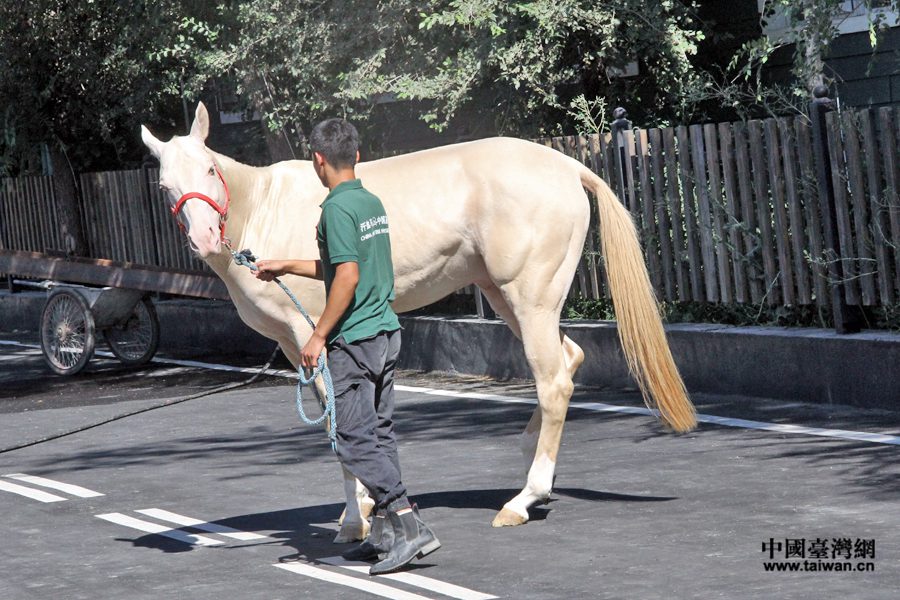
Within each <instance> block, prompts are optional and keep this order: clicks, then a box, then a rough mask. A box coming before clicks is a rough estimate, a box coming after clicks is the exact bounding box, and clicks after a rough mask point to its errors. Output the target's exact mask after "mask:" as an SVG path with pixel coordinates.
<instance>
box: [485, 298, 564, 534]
mask: <svg viewBox="0 0 900 600" xmlns="http://www.w3.org/2000/svg"><path fill="white" fill-rule="evenodd" d="M519 324H520V326H521V328H522V342H523V344H524V347H525V355H526V357H527V358H528V364H529V366H530V367H531V370H532V373H533V374H534V378H535V383H536V384H537V393H538V408H537V409H536V410H535V414H534V415H532V418H531V421H530V422H529V424H528V427H527V428H526V430H525V435H524V436H523V438H525V439H527V440H529V441H528V442H527V445H526V444H525V443H523V453H525V454H526V456H527V455H528V454H530V455H531V456H532V459H531V464H530V467H529V469H528V477H527V481H526V484H525V488H524V489H523V490H522V491H521V492H520V493H519V494H518V495H517V496H516V497H515V498H513V499H512V500H510V501H509V502H507V503H506V504H505V505H504V507H503V509H502V510H501V511H500V512H499V513H498V514H497V516H496V517H495V518H494V522H493V526H494V527H505V526H511V525H521V524H523V523H525V522H527V521H528V508H529V507H530V506H531V505H533V504H535V503H537V502H546V501H547V500H549V498H550V491H551V489H552V487H553V475H554V472H555V470H556V458H557V454H558V452H559V445H560V441H561V439H562V430H563V425H564V423H565V418H566V411H567V410H568V407H569V399H570V398H571V397H572V391H573V390H574V386H573V384H572V377H571V375H570V368H569V367H570V364H569V363H568V362H567V357H566V354H567V350H566V349H565V348H564V343H561V338H560V334H559V320H558V319H557V318H556V316H555V314H551V313H546V312H544V313H537V314H533V315H529V316H525V317H522V318H520V319H519ZM573 344H574V342H573ZM576 356H577V353H576V354H573V357H576ZM571 366H575V365H574V363H572V364H571ZM576 368H577V366H576ZM535 433H537V436H536V438H535V436H534V434H535ZM531 440H534V441H533V442H532V441H531ZM532 446H533V449H532Z"/></svg>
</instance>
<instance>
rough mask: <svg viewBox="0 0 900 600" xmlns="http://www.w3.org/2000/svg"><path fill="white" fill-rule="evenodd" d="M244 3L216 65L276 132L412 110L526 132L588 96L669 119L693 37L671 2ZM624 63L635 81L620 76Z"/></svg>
mask: <svg viewBox="0 0 900 600" xmlns="http://www.w3.org/2000/svg"><path fill="white" fill-rule="evenodd" d="M357 6H358V3H354V2H342V1H335V2H327V3H323V2H297V3H291V4H290V5H288V4H287V3H282V2H281V1H280V0H253V1H251V2H248V3H246V4H244V5H242V6H241V8H240V9H239V15H238V17H237V19H238V22H239V23H240V27H241V34H240V36H239V39H237V40H235V41H234V43H233V45H232V47H231V49H230V50H229V52H227V53H226V56H227V61H226V62H227V64H223V67H225V68H228V69H229V70H231V72H233V73H234V74H235V76H236V78H237V80H238V81H239V82H240V86H241V91H242V92H244V93H245V94H246V95H247V96H248V97H251V98H252V99H253V102H254V105H255V106H257V107H262V108H263V109H264V111H265V113H266V115H267V118H269V119H270V121H271V123H272V125H273V126H275V127H280V126H285V125H287V126H290V127H295V128H296V127H297V126H298V125H299V124H303V123H308V122H310V121H314V120H316V119H317V118H319V117H320V116H322V115H324V114H335V113H337V114H344V115H351V114H352V115H356V116H357V117H361V116H365V115H366V114H367V113H368V111H370V110H371V109H372V107H373V106H374V105H375V103H376V102H378V101H379V100H380V99H384V98H397V99H401V100H407V101H412V102H417V103H418V104H416V106H418V107H421V109H420V111H419V112H420V115H421V118H422V119H424V120H425V121H426V122H428V123H430V124H431V125H432V126H433V127H435V128H437V129H440V128H442V127H445V126H446V125H447V124H448V123H449V122H450V121H451V120H452V119H453V117H454V116H455V115H456V114H457V113H458V111H459V110H460V108H461V107H462V106H464V105H466V104H469V105H470V106H473V105H474V106H477V107H479V108H480V112H481V113H482V114H484V115H489V116H490V118H492V119H493V120H494V124H495V127H494V128H495V129H496V130H497V131H499V132H511V133H516V134H519V135H535V134H539V133H546V132H549V131H555V130H558V129H559V128H560V127H564V126H567V125H566V124H572V123H573V122H574V120H573V118H572V114H571V113H573V112H575V113H576V114H577V113H578V112H579V111H578V107H582V111H583V109H584V107H585V106H590V103H591V102H594V103H595V104H594V106H597V104H596V101H597V99H598V98H608V99H610V100H621V99H622V98H625V97H627V98H628V99H629V103H630V104H631V105H633V106H644V107H646V110H647V112H648V113H651V114H659V115H666V116H670V117H671V116H674V115H675V114H677V113H678V112H679V110H681V107H680V105H679V92H680V90H681V89H682V88H683V87H684V86H685V85H687V84H689V83H690V82H691V81H692V80H693V79H694V78H695V73H694V72H693V68H692V66H691V64H690V60H689V57H690V56H691V54H692V53H693V52H695V50H696V43H697V41H698V40H699V39H701V38H702V35H703V34H702V32H701V31H700V30H699V24H698V23H696V20H695V19H694V18H693V17H692V11H691V6H692V5H691V4H690V3H687V4H684V3H681V2H677V1H675V0H661V1H660V2H653V3H646V2H641V1H638V0H606V1H602V2H597V1H596V0H593V1H591V0H532V1H519V2H501V1H499V0H482V1H475V0H426V1H421V2H411V1H409V0H379V1H377V2H371V3H368V4H367V5H366V10H364V11H362V10H359V9H358V8H356V7H357ZM629 63H638V65H639V74H638V75H637V76H636V77H634V78H623V77H620V76H618V75H617V73H621V72H622V71H623V70H624V69H625V68H626V67H627V66H628V65H629Z"/></svg>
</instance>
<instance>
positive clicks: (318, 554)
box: [116, 488, 677, 568]
mask: <svg viewBox="0 0 900 600" xmlns="http://www.w3.org/2000/svg"><path fill="white" fill-rule="evenodd" d="M518 491H519V490H518V489H513V488H491V489H474V490H462V491H441V492H428V493H424V494H418V495H416V496H415V497H413V498H411V500H412V501H413V502H415V503H416V504H417V505H418V506H419V508H420V509H421V510H423V511H428V510H431V509H435V508H450V509H456V510H460V509H461V510H499V508H500V507H502V506H503V504H504V503H505V502H506V501H507V500H509V499H510V498H511V497H513V496H514V495H515V494H517V493H518ZM554 492H555V493H557V494H559V495H562V496H566V497H569V498H574V499H577V500H584V501H588V502H667V501H670V500H676V499H677V498H674V497H669V496H636V495H631V494H617V493H612V492H604V491H599V490H590V489H583V488H559V489H557V490H555V491H554ZM554 501H555V500H554V499H551V501H550V502H551V503H552V502H554ZM343 509H344V505H343V504H341V503H331V504H320V505H315V506H306V507H300V508H291V509H285V510H278V511H269V512H262V513H250V514H242V515H236V516H232V517H227V518H224V519H219V520H217V521H214V522H213V523H215V524H216V525H223V526H225V527H230V528H232V529H236V530H238V531H245V532H251V533H257V534H260V535H265V536H266V537H267V539H265V540H259V541H252V542H238V541H233V542H228V543H225V544H223V545H222V546H208V547H204V548H203V549H204V551H206V550H234V549H240V548H245V547H247V546H261V545H281V546H285V547H289V548H291V552H290V554H287V555H285V556H283V557H281V559H280V560H281V561H282V562H290V561H296V560H305V561H316V560H321V559H323V558H328V557H333V556H335V555H339V554H340V553H341V552H343V551H344V550H346V549H347V548H349V547H351V545H349V544H334V543H333V541H332V540H333V539H334V536H335V535H336V533H337V522H338V519H339V518H340V515H341V512H342V511H343ZM550 512H551V509H549V508H547V507H546V506H533V507H531V508H530V509H529V511H528V515H529V521H543V520H545V519H546V518H547V515H549V514H550ZM426 517H427V515H426ZM178 529H179V530H181V531H186V532H188V533H196V534H200V535H204V536H207V537H209V536H210V535H211V534H210V533H209V532H207V531H204V530H202V529H197V528H194V527H179V528H178ZM213 537H215V536H213ZM218 539H222V540H224V539H225V538H218ZM116 540H117V541H121V542H130V543H131V544H132V545H133V546H134V547H137V548H149V549H153V550H158V551H161V552H166V553H178V552H190V551H192V550H194V549H198V548H200V546H195V545H192V544H189V543H187V542H183V541H179V540H175V539H172V538H168V537H165V536H162V535H157V534H148V535H143V536H140V537H137V538H116ZM427 566H428V565H427V563H425V564H421V565H418V567H419V568H427Z"/></svg>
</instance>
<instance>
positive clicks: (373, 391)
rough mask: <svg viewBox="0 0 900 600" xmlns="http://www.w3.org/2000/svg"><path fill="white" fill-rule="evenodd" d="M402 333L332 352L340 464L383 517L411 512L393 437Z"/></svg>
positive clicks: (338, 345)
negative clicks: (368, 496) (388, 512)
mask: <svg viewBox="0 0 900 600" xmlns="http://www.w3.org/2000/svg"><path fill="white" fill-rule="evenodd" d="M399 354H400V330H397V331H391V332H382V333H379V334H378V335H376V336H374V337H371V338H366V339H364V340H358V341H356V342H353V343H350V344H348V343H347V342H345V341H344V339H343V338H338V339H337V340H336V341H335V342H333V343H332V344H331V345H329V347H328V368H329V370H330V371H331V378H332V381H333V382H334V396H335V413H336V416H335V420H336V421H337V444H336V445H335V450H336V452H337V455H338V459H339V460H340V461H341V464H342V465H343V466H344V467H345V468H346V469H347V470H348V471H350V472H351V473H353V475H354V476H355V477H356V478H357V479H359V480H360V482H362V484H363V485H364V486H366V489H368V490H369V493H370V494H371V495H372V498H373V499H374V500H375V507H376V509H378V510H379V511H383V510H391V511H397V510H400V509H402V508H406V507H408V506H409V500H407V498H406V488H405V487H404V486H403V482H402V481H401V480H400V459H399V457H398V455H397V442H396V438H395V436H394V420H393V419H394V366H395V365H396V364H397V356H398V355H399Z"/></svg>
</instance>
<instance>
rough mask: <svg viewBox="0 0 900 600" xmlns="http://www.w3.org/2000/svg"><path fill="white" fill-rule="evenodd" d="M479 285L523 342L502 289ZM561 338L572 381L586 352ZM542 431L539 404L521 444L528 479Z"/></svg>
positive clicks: (517, 322)
mask: <svg viewBox="0 0 900 600" xmlns="http://www.w3.org/2000/svg"><path fill="white" fill-rule="evenodd" d="M477 285H478V287H479V288H480V289H481V292H482V294H484V297H485V298H487V301H488V303H489V304H490V305H491V308H493V309H494V312H495V313H497V315H499V316H500V318H502V319H503V320H504V321H505V322H506V324H507V326H509V328H510V330H512V332H513V334H514V335H515V336H516V337H517V338H519V339H520V340H521V339H522V329H521V327H520V325H519V320H518V319H517V318H516V316H515V313H513V310H512V307H510V305H509V303H508V302H507V301H506V298H504V297H503V294H502V293H501V291H500V288H498V287H497V286H496V285H495V284H494V282H493V281H490V280H489V279H488V280H484V281H478V282H477ZM559 337H560V342H561V344H562V349H563V358H564V359H565V365H566V371H567V372H568V374H569V379H572V378H574V377H575V372H576V371H577V370H578V367H580V366H581V363H583V362H584V352H583V351H582V349H581V347H580V346H579V345H578V344H576V343H575V342H574V341H572V339H571V338H569V337H568V336H567V335H565V334H563V333H562V332H560V333H559ZM540 431H541V406H540V404H538V406H536V407H535V409H534V412H533V413H532V414H531V419H529V421H528V425H527V426H526V427H525V431H523V432H522V437H521V439H520V444H519V447H520V448H521V450H522V458H523V459H524V461H525V473H526V477H527V474H528V471H529V469H530V468H531V466H532V464H534V459H535V453H536V451H537V446H538V438H539V437H540Z"/></svg>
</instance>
